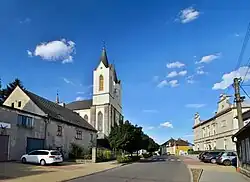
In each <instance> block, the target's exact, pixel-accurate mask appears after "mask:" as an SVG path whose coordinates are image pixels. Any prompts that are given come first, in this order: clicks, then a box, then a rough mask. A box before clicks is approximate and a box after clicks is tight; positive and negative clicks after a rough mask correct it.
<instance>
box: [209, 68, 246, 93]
mask: <svg viewBox="0 0 250 182" xmlns="http://www.w3.org/2000/svg"><path fill="white" fill-rule="evenodd" d="M247 71H248V72H247ZM246 72H247V74H246ZM245 75H246V77H245ZM240 77H241V78H244V77H245V81H248V80H250V70H248V67H247V66H243V67H240V68H239V69H238V70H236V71H232V72H230V73H226V74H224V75H223V76H222V81H221V82H218V83H215V84H214V86H213V88H212V89H213V90H219V89H222V90H224V89H226V88H227V87H229V86H230V85H232V84H233V79H234V78H240Z"/></svg>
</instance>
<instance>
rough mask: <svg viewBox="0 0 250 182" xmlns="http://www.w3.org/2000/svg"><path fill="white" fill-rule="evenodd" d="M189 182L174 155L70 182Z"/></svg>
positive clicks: (187, 176)
mask: <svg viewBox="0 0 250 182" xmlns="http://www.w3.org/2000/svg"><path fill="white" fill-rule="evenodd" d="M82 181H83V182H190V174H189V171H188V169H187V167H186V166H185V164H183V163H182V162H181V161H180V160H179V159H178V158H177V157H175V156H159V157H154V158H152V159H150V160H145V161H141V162H137V163H134V164H129V165H125V166H123V167H118V168H115V169H112V170H108V171H106V172H101V173H97V174H94V175H90V176H86V177H81V178H78V179H75V180H71V181H70V182H82Z"/></svg>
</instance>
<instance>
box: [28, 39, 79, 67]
mask: <svg viewBox="0 0 250 182" xmlns="http://www.w3.org/2000/svg"><path fill="white" fill-rule="evenodd" d="M32 54H33V56H40V57H41V58H42V59H43V60H47V61H61V62H62V63H63V64H65V63H72V62H73V56H72V55H73V54H75V43H74V42H73V41H66V40H65V39H61V40H55V41H51V42H47V43H41V44H39V45H37V46H36V49H35V51H34V52H33V53H32Z"/></svg>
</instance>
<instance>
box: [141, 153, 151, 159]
mask: <svg viewBox="0 0 250 182" xmlns="http://www.w3.org/2000/svg"><path fill="white" fill-rule="evenodd" d="M151 156H152V155H151V154H150V153H145V154H142V157H143V158H145V159H146V158H149V157H151Z"/></svg>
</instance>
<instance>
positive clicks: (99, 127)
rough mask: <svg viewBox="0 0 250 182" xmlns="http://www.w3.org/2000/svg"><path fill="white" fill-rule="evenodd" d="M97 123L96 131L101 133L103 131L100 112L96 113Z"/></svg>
mask: <svg viewBox="0 0 250 182" xmlns="http://www.w3.org/2000/svg"><path fill="white" fill-rule="evenodd" d="M97 123H98V128H97V130H98V131H100V132H102V131H103V114H102V112H101V111H99V112H98V120H97Z"/></svg>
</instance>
